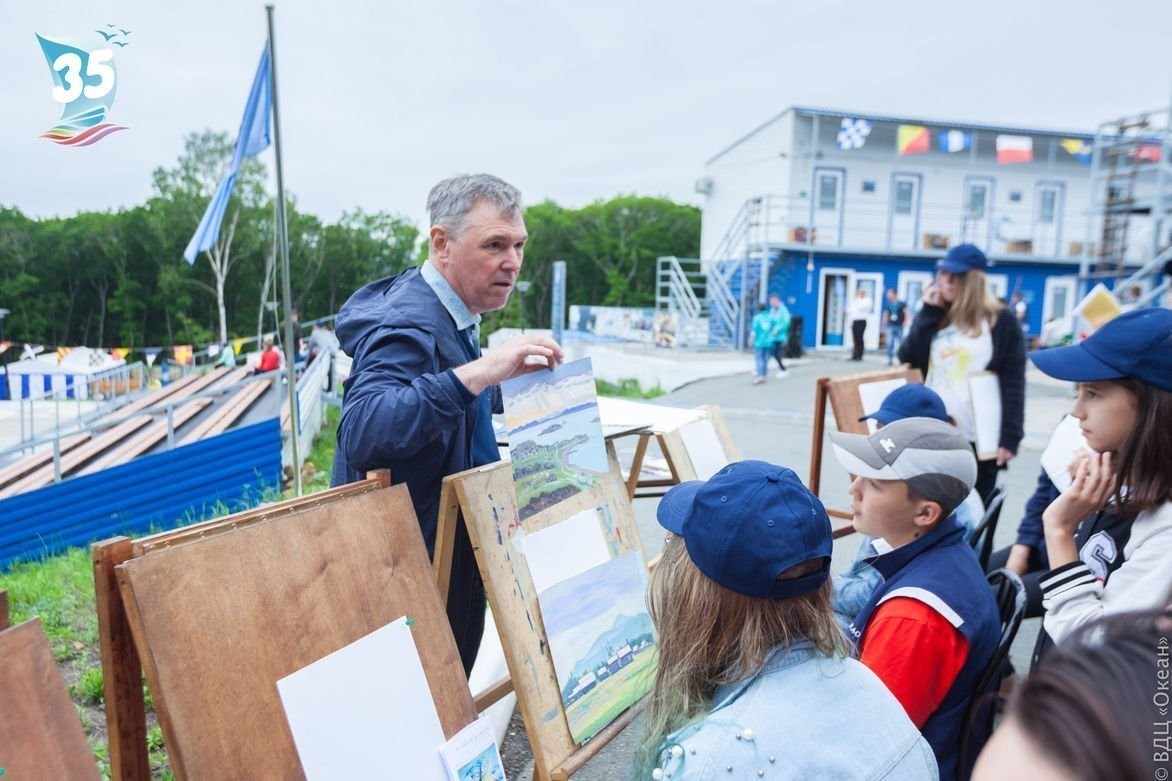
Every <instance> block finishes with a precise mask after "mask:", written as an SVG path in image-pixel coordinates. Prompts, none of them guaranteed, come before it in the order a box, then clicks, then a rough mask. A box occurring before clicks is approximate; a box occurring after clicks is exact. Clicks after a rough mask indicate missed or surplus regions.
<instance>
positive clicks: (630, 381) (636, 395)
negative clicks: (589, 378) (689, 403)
mask: <svg viewBox="0 0 1172 781" xmlns="http://www.w3.org/2000/svg"><path fill="white" fill-rule="evenodd" d="M594 387H595V388H597V390H598V395H599V396H620V397H622V398H627V399H654V398H655V397H656V396H662V395H663V388H661V387H659V386H658V385H656V386H655V387H653V388H648V389H647V390H643V386H641V385H640V384H639V381H638V380H636V379H634V378H633V377H627V378H625V379H621V380H619V381H618V383H613V382H607V381H606V380H600V379H598V378H595V379H594Z"/></svg>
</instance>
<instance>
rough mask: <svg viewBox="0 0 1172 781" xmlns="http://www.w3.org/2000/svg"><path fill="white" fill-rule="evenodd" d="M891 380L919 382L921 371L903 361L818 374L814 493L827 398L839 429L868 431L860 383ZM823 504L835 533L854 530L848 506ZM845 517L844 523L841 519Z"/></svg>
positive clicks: (840, 534)
mask: <svg viewBox="0 0 1172 781" xmlns="http://www.w3.org/2000/svg"><path fill="white" fill-rule="evenodd" d="M890 380H905V381H906V382H909V383H922V382H923V380H924V375H923V374H921V373H920V370H919V369H913V368H912V367H910V366H908V365H907V364H904V365H902V366H898V367H895V368H891V369H883V370H880V371H872V372H863V373H861V374H850V375H847V376H845V377H837V378H834V379H831V378H829V377H819V378H818V380H817V381H816V382H817V388H816V389H815V391H814V428H813V441H812V442H811V447H810V479H809V481H808V485H809V488H810V490H811V491H813V492H814V495H815V496H817V497H819V498H822V458H823V451H824V444H825V440H826V402H827V400H829V401H830V408H831V411H832V412H833V413H834V423H835V427H836V428H837V429H838V430H839V431H843V432H847V433H850V434H866V433H868V429H867V423H866V421H860V420H859V418H861V417H862V416H863V415H865V414H866V413H867V412H868V411H870V412H874V410H864V409H863V401H862V397H861V396H860V395H859V386H860V385H864V384H866V383H871V382H886V381H890ZM822 503H823V504H824V505H826V512H827V513H829V514H830V517H831V518H836V519H838V521H836V522H834V524H833V527H834V536H835V537H836V538H837V537H843V536H845V535H847V534H851V533H853V532H854V530H855V527H854V524H853V523H851V519H852V518H853V517H854V514H853V513H851V512H850V510H849V509H847V510H843V509H839V508H836V507H831V506H830V503H829V502H827V501H826V500H825V499H822ZM844 521H845V523H844Z"/></svg>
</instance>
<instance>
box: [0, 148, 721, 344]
mask: <svg viewBox="0 0 1172 781" xmlns="http://www.w3.org/2000/svg"><path fill="white" fill-rule="evenodd" d="M231 149H232V142H231V139H230V138H229V136H228V134H226V133H214V132H211V131H207V132H204V133H198V134H191V135H189V136H188V137H187V138H186V139H185V142H184V150H183V153H182V154H181V155H180V156H179V159H178V161H177V163H176V165H175V166H174V167H171V168H165V167H160V168H158V169H156V170H155V171H154V173H153V177H152V179H153V182H152V183H153V191H152V194H151V196H150V197H149V198H148V199H147V201H146V203H143V204H141V205H137V206H134V207H132V208H127V209H121V210H119V211H108V212H82V213H80V214H77V215H75V216H73V217H54V218H47V219H32V218H29V217H27V216H25V215H24V214H22V213H21V212H20V211H19V210H18V209H17V208H14V207H6V206H3V205H0V308H4V309H8V310H9V312H10V313H9V314H8V316H7V317H6V318H5V319H4V321H3V325H2V327H3V334H4V338H5V339H6V340H9V341H13V342H30V343H37V344H46V345H66V346H73V345H88V346H91V347H127V348H130V349H131V350H132V351H133V350H138V349H141V348H143V347H169V346H172V345H176V344H195V345H202V344H206V343H211V342H222V341H224V340H225V339H231V338H240V337H247V336H255V335H257V334H258V333H260V332H262V331H266V332H267V331H271V330H273V329H274V328H275V325H276V320H275V319H274V314H273V313H272V311H271V310H268V309H266V307H265V306H264V303H265V302H266V301H274V300H276V299H277V298H278V297H279V296H278V295H277V293H276V292H275V291H278V290H280V286H279V284H278V281H279V280H277V279H276V278H275V275H274V270H275V268H276V266H277V265H278V264H277V263H276V257H277V255H276V249H275V236H276V233H275V223H276V218H275V209H274V204H275V198H274V197H273V196H272V195H271V194H269V193H267V192H266V189H265V185H264V183H265V182H266V181H267V174H266V171H265V168H264V165H263V164H262V163H261V162H260V161H258V160H256V159H255V158H249V159H246V160H245V163H244V165H243V166H242V168H241V170H240V172H239V174H238V176H237V180H236V186H235V188H234V190H233V194H232V198H231V200H230V202H229V204H228V208H227V210H226V212H225V215H224V220H223V225H222V227H221V231H220V238H219V241H218V242H217V244H216V247H214V248H213V249H212V250H211V251H210V252H207V253H201V254H200V256H199V258H198V259H197V260H196V262H195V264H194V265H192V266H189V265H188V264H187V263H186V262H184V261H183V259H182V253H183V249H184V248H185V247H186V246H187V243H188V241H189V240H190V239H191V236H192V234H193V233H194V232H195V228H196V226H197V225H198V224H199V220H200V217H201V216H202V215H203V212H204V210H205V208H206V207H207V204H208V201H209V200H210V198H211V195H212V193H213V192H214V191H215V188H216V185H217V184H218V182H219V180H220V178H221V176H222V175H223V173H224V171H225V169H226V167H227V164H228V160H229V157H230V154H231ZM424 195H425V194H423V193H421V194H420V198H421V199H422V198H423V196H424ZM288 201H289V202H288V204H287V208H286V215H287V216H286V220H287V224H288V233H289V263H290V269H291V270H290V279H291V281H292V291H293V302H292V303H293V307H294V308H295V309H297V310H298V312H299V315H300V318H301V321H302V322H308V321H310V320H314V319H317V318H322V317H326V316H329V315H331V314H334V313H335V312H337V311H338V308H339V307H341V305H342V304H343V303H344V302H345V301H346V298H347V297H348V296H349V295H350V294H351V293H352V292H353V291H354V290H356V289H357V288H358V287H360V286H362V285H363V284H365V283H367V282H369V281H371V280H374V279H378V278H380V277H383V276H387V275H389V274H394V273H397V272H399V271H402V270H403V269H406V268H408V267H410V266H412V265H417V264H418V263H419V262H421V261H422V260H423V259H424V258H425V257H426V255H427V237H426V234H423V233H421V232H420V230H419V229H418V228H417V227H416V226H415V225H414V224H412V222H411V221H409V220H408V219H406V218H405V217H402V216H399V215H394V214H390V213H387V212H382V211H379V212H373V213H369V212H364V211H362V210H361V209H355V210H353V211H347V212H344V213H343V215H342V216H341V218H340V219H338V220H337V221H336V222H332V223H326V222H324V221H323V220H321V219H320V218H318V217H317V216H315V215H313V214H310V213H308V212H306V211H302V210H301V209H299V208H298V207H297V202H296V198H294V197H289V198H288ZM525 221H526V225H527V227H528V229H529V234H530V240H529V244H528V247H527V249H526V252H525V265H524V268H523V269H522V272H521V278H522V279H523V280H527V281H529V282H531V283H532V287H531V289H530V290H529V291H528V293H527V294H526V295H525V297H524V307H525V315H524V317H525V322H526V323H527V324H528V325H529V326H531V327H536V326H542V327H547V326H548V324H549V321H550V294H551V283H552V273H551V266H552V263H553V262H554V261H556V260H565V261H567V282H566V288H567V295H566V298H567V303H568V304H594V305H610V306H648V305H650V304H652V303H653V302H654V298H655V259H656V258H657V257H658V256H660V255H677V256H680V257H695V256H696V254H697V252H698V251H699V245H700V213H699V210H698V209H696V208H695V207H692V206H685V205H680V204H676V203H673V202H671V201H668V200H664V199H660V198H645V197H636V196H622V197H618V198H614V199H612V200H609V201H605V202H603V201H599V202H596V203H592V204H590V205H588V206H585V207H583V208H580V209H569V208H563V207H562V206H559V205H558V204H556V203H554V202H552V201H545V202H543V203H539V204H536V205H533V206H530V207H529V208H527V209H526V210H525ZM520 320H521V300H520V298H519V297H518V296H516V295H514V297H513V300H511V301H510V302H509V305H508V307H506V309H505V310H502V311H501V312H497V313H493V314H491V315H489V316H488V317H487V321H486V323H485V332H486V333H487V332H489V331H491V330H494V329H496V328H500V327H504V326H510V325H517V324H518V323H519V322H520ZM14 352H15V351H14ZM5 357H6V358H7V357H9V356H5ZM132 360H133V356H132Z"/></svg>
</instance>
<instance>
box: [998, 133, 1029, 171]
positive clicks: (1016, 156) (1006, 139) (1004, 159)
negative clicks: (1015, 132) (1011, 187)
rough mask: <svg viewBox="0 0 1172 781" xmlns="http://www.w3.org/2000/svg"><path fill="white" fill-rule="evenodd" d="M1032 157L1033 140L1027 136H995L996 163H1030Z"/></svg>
mask: <svg viewBox="0 0 1172 781" xmlns="http://www.w3.org/2000/svg"><path fill="white" fill-rule="evenodd" d="M1033 159H1034V140H1033V139H1032V138H1030V137H1029V136H997V164H998V165H1007V164H1011V163H1030V162H1033Z"/></svg>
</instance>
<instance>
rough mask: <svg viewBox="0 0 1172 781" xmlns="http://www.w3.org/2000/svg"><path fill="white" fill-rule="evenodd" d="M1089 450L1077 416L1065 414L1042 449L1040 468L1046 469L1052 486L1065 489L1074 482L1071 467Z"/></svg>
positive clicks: (1060, 489) (1061, 489)
mask: <svg viewBox="0 0 1172 781" xmlns="http://www.w3.org/2000/svg"><path fill="white" fill-rule="evenodd" d="M1090 452H1091V448H1090V446H1089V445H1087V440H1086V437H1084V436H1083V435H1082V428H1081V424H1080V423H1079V420H1078V418H1076V417H1073V416H1071V415H1067V416H1066V417H1064V418H1063V419H1062V422H1061V423H1059V424H1058V427H1057V428H1056V429H1054V433H1053V434H1052V435H1051V436H1050V441H1049V442H1048V443H1046V449H1045V450H1043V451H1042V459H1041V463H1042V468H1043V469H1045V470H1046V475H1047V476H1049V478H1050V482H1052V483H1054V487H1055V488H1057V489H1058V490H1059V491H1065V490H1066V489H1067V488H1069V487H1070V484H1071V483H1072V482H1074V474H1073V469H1074V465H1075V464H1076V463H1077V462H1078V458H1079V456H1080V455H1081V454H1082V453H1090Z"/></svg>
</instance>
